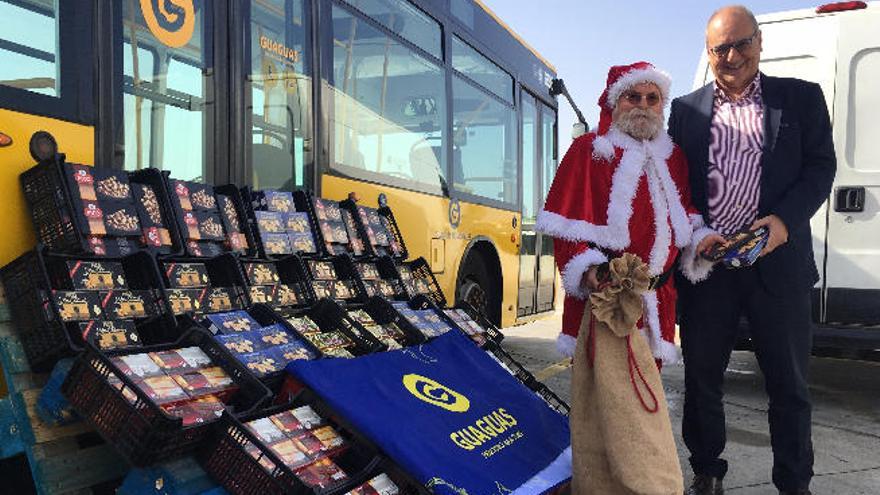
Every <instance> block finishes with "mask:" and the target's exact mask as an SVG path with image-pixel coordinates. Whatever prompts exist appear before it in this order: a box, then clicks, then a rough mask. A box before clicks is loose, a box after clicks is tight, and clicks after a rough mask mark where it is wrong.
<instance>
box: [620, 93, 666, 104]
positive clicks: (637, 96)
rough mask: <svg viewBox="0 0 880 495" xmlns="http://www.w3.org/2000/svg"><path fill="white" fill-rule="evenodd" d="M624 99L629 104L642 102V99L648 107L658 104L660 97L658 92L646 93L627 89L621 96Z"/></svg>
mask: <svg viewBox="0 0 880 495" xmlns="http://www.w3.org/2000/svg"><path fill="white" fill-rule="evenodd" d="M620 97H621V98H623V99H624V100H626V101H627V102H628V103H629V104H630V105H638V104H640V103H642V100H645V102H647V103H648V106H649V107H654V106H657V105H658V104H660V101H661V100H662V98H661V97H660V93H657V92H651V93H648V94H642V93H639V92H638V91H627V92H626V93H623V94H622V95H621V96H620Z"/></svg>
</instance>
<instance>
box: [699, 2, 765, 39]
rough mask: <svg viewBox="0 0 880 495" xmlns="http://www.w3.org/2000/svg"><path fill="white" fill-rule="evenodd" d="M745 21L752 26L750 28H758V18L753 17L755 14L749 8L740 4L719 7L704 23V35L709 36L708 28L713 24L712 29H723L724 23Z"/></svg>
mask: <svg viewBox="0 0 880 495" xmlns="http://www.w3.org/2000/svg"><path fill="white" fill-rule="evenodd" d="M746 22H747V23H749V25H751V26H752V30H756V29H758V20H757V19H755V14H753V13H752V11H751V10H749V9H747V8H745V7H744V6H742V5H728V6H726V7H721V8H720V9H718V10H716V11H715V12H714V13H713V14H712V16H711V17H709V22H707V23H706V36H709V30H710V29H711V28H713V25H714V26H715V27H714V29H723V28H724V27H725V24H730V23H746Z"/></svg>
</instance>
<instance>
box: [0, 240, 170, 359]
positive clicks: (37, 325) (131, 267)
mask: <svg viewBox="0 0 880 495" xmlns="http://www.w3.org/2000/svg"><path fill="white" fill-rule="evenodd" d="M40 248H41V247H40V246H38V247H37V249H35V250H33V251H29V252H27V253H25V254H23V255H22V256H20V257H19V258H17V259H15V260H13V261H12V262H11V263H9V264H8V265H6V266H5V267H3V269H2V270H0V276H2V278H3V285H4V287H5V288H6V299H7V303H8V305H9V309H10V313H11V316H12V321H13V325H14V328H15V330H16V332H17V333H18V334H19V336H20V338H21V342H22V346H23V347H24V351H25V355H26V356H27V358H28V362H29V363H30V365H31V368H33V370H34V371H36V372H48V371H49V370H51V369H52V366H54V365H55V363H56V362H57V361H58V360H59V359H61V358H64V357H68V356H73V355H75V354H76V353H77V352H79V351H81V350H82V349H83V348H84V342H83V340H82V335H81V333H80V332H79V326H78V323H79V322H65V321H63V320H62V318H61V314H60V312H59V309H58V307H57V305H56V304H55V302H54V300H53V298H52V290H54V289H64V287H59V286H58V285H59V284H58V282H55V283H53V281H52V280H53V276H52V274H53V273H56V272H57V271H58V270H62V271H66V267H65V262H66V261H73V260H84V261H88V260H92V261H101V262H111V261H118V262H121V263H122V266H123V272H124V274H125V277H126V279H127V282H128V288H129V289H131V290H145V291H149V293H150V294H151V295H152V301H151V302H152V303H153V305H154V308H155V310H156V315H155V316H151V317H147V318H143V319H139V320H135V325H136V328H137V330H138V334H139V335H140V336H141V338H142V339H144V341H145V342H146V343H159V342H168V341H171V340H174V339H176V338H177V336H178V334H177V332H176V329H175V322H174V319H173V318H172V317H171V312H170V308H169V307H168V304H167V300H166V299H165V298H164V295H163V293H162V280H161V275H160V274H159V272H158V269H157V267H156V262H155V260H154V259H153V257H152V256H150V255H149V254H148V253H147V252H138V253H135V254H132V255H129V256H127V257H124V258H120V259H110V258H100V257H89V256H78V255H64V254H57V253H55V254H50V253H44V252H41V249H40ZM55 278H56V279H57V276H56V277H55Z"/></svg>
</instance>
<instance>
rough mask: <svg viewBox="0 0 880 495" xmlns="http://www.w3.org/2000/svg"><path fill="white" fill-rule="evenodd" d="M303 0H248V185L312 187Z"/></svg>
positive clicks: (309, 88)
mask: <svg viewBox="0 0 880 495" xmlns="http://www.w3.org/2000/svg"><path fill="white" fill-rule="evenodd" d="M306 5H307V4H306V2H305V1H304V0H253V1H252V2H251V25H250V54H251V55H250V60H251V69H250V72H249V78H248V79H249V83H250V88H251V89H250V105H249V106H250V109H249V111H250V113H251V119H252V125H253V127H252V139H251V164H252V166H251V171H252V183H251V184H252V185H253V186H254V188H257V189H267V188H268V189H282V190H288V191H289V190H292V189H293V188H301V187H312V175H313V174H312V168H311V167H312V163H313V155H312V148H313V146H312V117H311V115H312V113H311V111H312V110H311V109H312V78H311V73H312V65H311V57H310V56H309V54H310V52H311V46H310V44H309V40H310V39H311V36H310V34H309V32H310V29H309V21H308V19H307V14H306Z"/></svg>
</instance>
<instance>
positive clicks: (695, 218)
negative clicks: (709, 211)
mask: <svg viewBox="0 0 880 495" xmlns="http://www.w3.org/2000/svg"><path fill="white" fill-rule="evenodd" d="M688 221H690V223H691V230H693V231H694V232H696V230H697V229H699V228H701V227H705V226H706V222H705V221H704V220H703V215H700V214H699V213H691V214H690V215H688Z"/></svg>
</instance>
